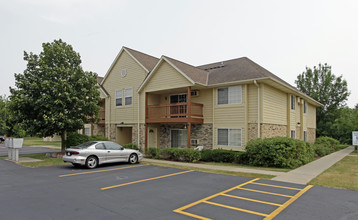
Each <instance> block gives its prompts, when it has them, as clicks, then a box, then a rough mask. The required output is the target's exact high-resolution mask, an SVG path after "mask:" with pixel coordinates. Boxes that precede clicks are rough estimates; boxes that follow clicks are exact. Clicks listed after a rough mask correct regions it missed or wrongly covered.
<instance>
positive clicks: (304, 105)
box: [303, 101, 307, 114]
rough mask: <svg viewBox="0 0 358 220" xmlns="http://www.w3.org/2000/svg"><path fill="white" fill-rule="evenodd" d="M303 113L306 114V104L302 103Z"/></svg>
mask: <svg viewBox="0 0 358 220" xmlns="http://www.w3.org/2000/svg"><path fill="white" fill-rule="evenodd" d="M303 113H305V114H306V113H307V102H306V101H303Z"/></svg>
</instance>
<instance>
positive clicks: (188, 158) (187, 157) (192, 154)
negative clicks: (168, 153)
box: [173, 148, 201, 162]
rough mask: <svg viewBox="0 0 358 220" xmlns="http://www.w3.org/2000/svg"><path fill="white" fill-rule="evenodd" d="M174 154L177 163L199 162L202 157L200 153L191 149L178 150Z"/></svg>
mask: <svg viewBox="0 0 358 220" xmlns="http://www.w3.org/2000/svg"><path fill="white" fill-rule="evenodd" d="M173 153H174V155H173V156H174V160H177V161H184V162H197V161H199V160H200V157H201V154H200V151H198V150H194V149H190V148H185V149H176V150H175V151H174V152H173Z"/></svg>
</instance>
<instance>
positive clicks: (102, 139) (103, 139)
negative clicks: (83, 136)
mask: <svg viewBox="0 0 358 220" xmlns="http://www.w3.org/2000/svg"><path fill="white" fill-rule="evenodd" d="M89 141H108V138H106V137H105V136H102V135H96V136H89Z"/></svg>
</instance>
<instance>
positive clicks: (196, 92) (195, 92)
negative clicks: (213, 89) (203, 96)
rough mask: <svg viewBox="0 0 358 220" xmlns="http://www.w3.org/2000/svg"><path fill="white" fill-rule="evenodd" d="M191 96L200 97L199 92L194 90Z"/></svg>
mask: <svg viewBox="0 0 358 220" xmlns="http://www.w3.org/2000/svg"><path fill="white" fill-rule="evenodd" d="M191 96H192V97H194V96H199V90H193V91H191Z"/></svg>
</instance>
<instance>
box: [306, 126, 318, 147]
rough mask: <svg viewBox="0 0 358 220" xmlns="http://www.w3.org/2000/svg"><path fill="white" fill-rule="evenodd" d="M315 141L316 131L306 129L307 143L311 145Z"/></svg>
mask: <svg viewBox="0 0 358 220" xmlns="http://www.w3.org/2000/svg"><path fill="white" fill-rule="evenodd" d="M315 141H316V129H315V128H307V142H309V143H311V144H313V143H314V142H315Z"/></svg>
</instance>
